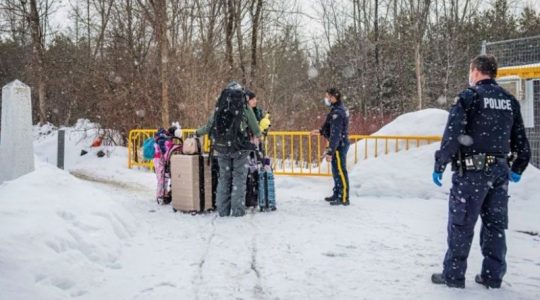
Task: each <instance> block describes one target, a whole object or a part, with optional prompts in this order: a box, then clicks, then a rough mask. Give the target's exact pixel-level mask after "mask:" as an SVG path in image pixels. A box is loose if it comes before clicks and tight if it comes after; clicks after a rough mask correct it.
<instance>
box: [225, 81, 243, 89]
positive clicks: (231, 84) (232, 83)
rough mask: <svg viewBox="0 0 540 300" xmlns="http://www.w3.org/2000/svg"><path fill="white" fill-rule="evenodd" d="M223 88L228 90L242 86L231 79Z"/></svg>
mask: <svg viewBox="0 0 540 300" xmlns="http://www.w3.org/2000/svg"><path fill="white" fill-rule="evenodd" d="M225 88H226V89H228V90H241V89H242V86H241V85H240V84H239V83H238V82H236V81H235V80H231V81H230V82H229V83H228V84H227V86H226V87H225Z"/></svg>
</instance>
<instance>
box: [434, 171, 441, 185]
mask: <svg viewBox="0 0 540 300" xmlns="http://www.w3.org/2000/svg"><path fill="white" fill-rule="evenodd" d="M432 177H433V182H434V183H435V184H436V185H438V186H442V183H441V180H442V173H441V172H437V171H434V172H433V175H432Z"/></svg>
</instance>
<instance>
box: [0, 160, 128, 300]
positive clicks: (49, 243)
mask: <svg viewBox="0 0 540 300" xmlns="http://www.w3.org/2000/svg"><path fill="white" fill-rule="evenodd" d="M0 195H1V198H0V241H1V242H0V269H1V270H2V271H1V275H0V287H1V288H0V299H59V298H64V297H67V296H72V297H74V296H80V295H83V294H86V293H88V292H90V291H89V290H87V289H84V288H81V286H87V287H88V286H91V285H92V283H93V282H94V281H95V280H96V278H95V276H98V275H99V274H101V273H102V272H104V270H106V269H119V268H121V265H120V264H119V263H118V259H119V258H120V257H121V256H122V255H124V254H125V253H123V251H124V249H123V247H124V245H125V243H126V242H127V241H129V239H130V238H131V237H132V236H133V234H134V233H135V230H136V223H135V219H134V218H133V215H132V214H131V213H130V212H128V211H127V210H126V209H125V208H124V207H123V206H121V205H119V204H118V203H116V201H115V199H114V195H110V194H107V193H105V192H103V191H102V190H99V189H97V188H96V187H94V186H92V185H90V184H89V183H88V182H85V181H82V180H79V179H76V178H74V177H73V176H71V175H69V174H68V173H67V172H64V171H61V170H58V169H56V168H55V167H53V166H51V165H50V164H47V163H39V162H37V164H36V171H34V172H32V173H30V174H27V175H25V176H23V177H20V178H19V179H17V180H14V181H11V182H7V183H4V184H3V185H1V186H0Z"/></svg>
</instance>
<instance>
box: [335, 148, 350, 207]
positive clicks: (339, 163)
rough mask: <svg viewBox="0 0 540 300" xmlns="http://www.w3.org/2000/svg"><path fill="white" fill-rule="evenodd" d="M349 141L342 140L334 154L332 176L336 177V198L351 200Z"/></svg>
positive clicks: (344, 201)
mask: <svg viewBox="0 0 540 300" xmlns="http://www.w3.org/2000/svg"><path fill="white" fill-rule="evenodd" d="M349 146H350V144H349V142H348V141H345V142H342V143H341V144H340V145H339V146H338V147H337V149H336V152H335V153H334V155H333V156H332V177H333V178H334V198H336V199H337V200H339V201H341V202H343V203H348V202H349V174H348V172H347V152H348V151H349Z"/></svg>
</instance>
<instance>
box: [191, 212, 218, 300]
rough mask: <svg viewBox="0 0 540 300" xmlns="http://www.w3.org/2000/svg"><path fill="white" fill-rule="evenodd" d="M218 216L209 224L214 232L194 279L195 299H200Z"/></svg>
mask: <svg viewBox="0 0 540 300" xmlns="http://www.w3.org/2000/svg"><path fill="white" fill-rule="evenodd" d="M217 217H218V216H217V214H216V215H214V216H213V217H212V220H211V221H210V222H209V224H210V226H211V227H212V230H211V232H210V235H209V236H208V239H207V243H206V249H205V250H204V252H203V255H202V257H201V259H200V261H199V264H198V269H197V275H196V276H195V278H193V283H194V284H195V299H200V296H199V292H200V288H201V286H202V285H203V283H204V272H203V271H204V265H205V264H206V259H207V258H208V254H209V252H210V248H211V247H212V240H213V239H214V237H215V236H216V224H215V223H216V219H217Z"/></svg>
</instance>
